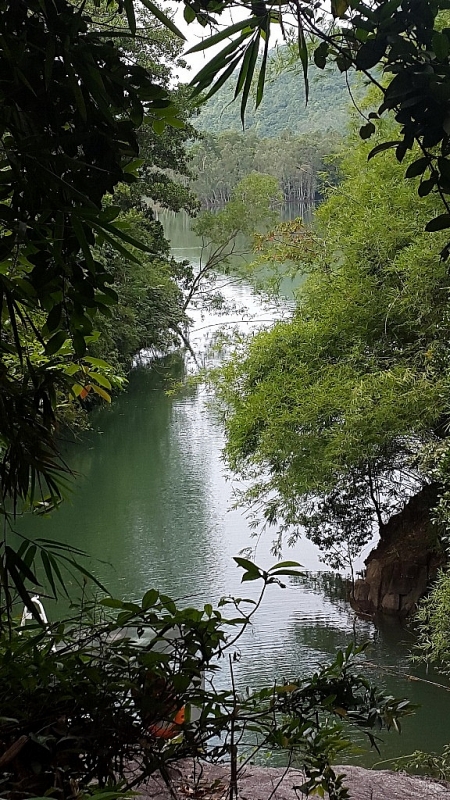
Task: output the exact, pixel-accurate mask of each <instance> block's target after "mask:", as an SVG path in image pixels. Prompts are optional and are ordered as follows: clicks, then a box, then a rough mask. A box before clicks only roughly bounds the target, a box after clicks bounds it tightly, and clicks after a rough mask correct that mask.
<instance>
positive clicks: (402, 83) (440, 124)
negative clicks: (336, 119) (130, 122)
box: [185, 0, 450, 258]
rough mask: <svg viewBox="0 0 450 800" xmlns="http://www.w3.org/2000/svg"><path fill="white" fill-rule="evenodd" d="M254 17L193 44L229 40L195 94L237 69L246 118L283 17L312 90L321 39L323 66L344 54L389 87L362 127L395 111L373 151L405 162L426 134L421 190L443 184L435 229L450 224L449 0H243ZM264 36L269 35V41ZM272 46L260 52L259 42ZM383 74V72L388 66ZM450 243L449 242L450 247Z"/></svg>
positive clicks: (206, 18)
mask: <svg viewBox="0 0 450 800" xmlns="http://www.w3.org/2000/svg"><path fill="white" fill-rule="evenodd" d="M185 5H186V6H187V7H188V8H189V10H190V12H191V19H195V18H197V19H198V21H200V22H201V23H202V24H204V25H206V24H207V23H208V22H210V23H211V24H213V25H214V23H216V21H217V17H218V16H220V14H221V13H222V11H223V10H224V9H229V8H232V7H233V6H234V2H233V0H220V2H218V3H216V4H214V7H213V8H211V6H210V4H209V2H208V1H207V0H204V2H201V1H200V2H196V3H195V4H194V3H191V2H186V3H185ZM244 7H245V8H246V11H247V14H248V16H247V18H246V19H242V20H241V21H240V22H239V23H236V25H232V26H230V27H228V28H225V29H224V28H222V29H221V30H220V32H219V33H215V34H214V35H213V36H212V37H209V38H206V39H205V40H203V42H202V43H200V44H199V45H197V46H196V47H195V48H192V51H198V50H201V49H204V50H206V49H207V48H209V47H210V46H211V45H213V44H219V43H220V42H222V43H223V40H224V39H228V41H227V44H226V46H225V47H223V48H222V49H221V51H220V52H219V53H217V54H216V55H215V56H214V57H213V58H212V59H210V60H209V62H207V64H206V65H205V66H204V67H203V68H202V69H201V70H200V71H199V72H198V74H197V75H196V76H195V77H194V79H193V81H192V86H193V91H194V94H198V93H201V92H207V95H206V96H207V97H209V96H211V95H214V94H215V93H216V92H218V91H219V90H220V89H221V88H222V86H223V85H224V83H225V82H226V81H229V80H230V79H231V80H232V81H233V83H234V85H235V92H234V96H235V97H238V96H240V97H241V119H242V121H244V115H245V110H246V107H247V103H248V99H249V96H250V88H251V86H252V83H253V84H255V85H256V86H257V89H256V99H255V106H256V107H258V105H259V104H260V103H261V100H262V97H263V92H264V87H265V82H266V70H267V67H268V62H269V58H268V48H267V43H268V40H269V36H270V32H271V30H272V29H273V26H277V29H278V25H279V26H280V28H281V32H282V35H283V38H284V39H285V41H290V42H292V41H295V46H296V50H297V58H298V63H299V65H300V68H301V71H302V73H303V83H304V89H305V99H306V100H308V96H309V88H310V87H309V72H310V70H309V49H310V48H309V46H310V45H311V43H313V45H314V48H315V49H314V61H315V65H316V66H317V67H318V68H320V69H324V68H325V67H326V65H327V64H330V63H332V64H335V65H336V66H337V68H338V69H339V71H340V72H342V73H345V74H347V73H348V72H352V71H357V72H359V73H361V74H362V75H364V76H365V78H366V79H367V80H368V81H370V82H371V83H373V84H375V85H377V86H378V87H379V89H380V91H381V93H382V100H381V104H380V105H379V107H378V110H377V111H373V112H371V113H370V114H369V119H367V120H366V122H365V124H363V125H362V127H361V131H360V132H361V136H362V138H370V137H371V136H372V135H373V134H374V133H375V130H376V124H375V123H376V122H377V121H378V120H379V119H380V116H381V115H382V114H383V113H385V112H390V113H391V114H392V115H393V116H394V117H395V119H396V121H397V122H398V123H399V125H400V126H401V127H400V130H399V131H398V133H397V136H396V138H395V140H388V141H383V142H380V144H379V145H377V146H376V147H375V148H374V149H373V151H372V155H374V154H376V153H377V152H380V151H382V150H384V149H385V148H386V147H391V148H393V149H395V154H396V157H397V159H398V161H399V162H402V161H403V160H404V158H405V156H406V153H407V152H408V151H410V150H411V149H412V148H413V147H414V145H415V144H416V143H417V144H418V146H419V150H418V151H417V160H418V164H417V166H416V167H415V170H418V172H417V173H416V174H420V175H422V177H423V178H424V180H423V181H422V183H421V190H420V194H421V196H423V195H425V194H427V193H428V192H430V191H431V190H433V189H434V190H436V192H437V194H438V196H439V198H440V201H441V205H440V211H441V213H440V214H439V215H438V216H437V217H436V218H432V219H431V220H430V221H429V223H428V224H429V225H430V226H431V227H430V228H429V230H437V229H439V230H442V229H447V228H448V227H450V213H449V212H450V208H449V203H448V199H447V195H448V194H449V193H450V183H449V175H450V167H449V150H450V138H449V136H450V133H449V124H448V108H447V103H448V97H449V75H448V71H449V70H448V66H449V60H450V47H449V42H450V28H448V27H445V26H446V23H447V17H446V16H445V12H446V9H447V3H446V0H436V1H435V2H433V3H431V4H430V3H426V2H418V3H413V4H400V5H397V6H396V5H395V4H394V3H392V2H391V0H380V1H379V2H376V3H375V5H374V4H372V3H370V4H369V3H365V2H362V1H356V2H352V3H348V2H347V1H346V0H338V2H332V4H331V14H330V11H329V9H328V8H327V7H326V6H323V5H316V6H314V7H311V4H310V3H308V2H303V3H296V4H295V7H293V5H292V4H291V3H290V2H284V3H281V5H280V4H279V3H278V2H275V0H271V2H268V3H265V4H264V6H258V9H257V10H255V6H254V3H250V2H248V3H244ZM263 43H264V44H263ZM260 44H261V45H263V47H264V49H263V55H262V57H261V58H260V59H258V58H257V55H258V50H259V46H260ZM380 67H381V69H382V70H383V76H384V77H383V81H382V82H381V81H380V79H379V71H378V70H379V68H380ZM442 211H444V213H442ZM448 247H449V246H448V243H446V245H445V246H444V247H443V249H442V254H443V257H444V258H447V257H448V254H449V249H448Z"/></svg>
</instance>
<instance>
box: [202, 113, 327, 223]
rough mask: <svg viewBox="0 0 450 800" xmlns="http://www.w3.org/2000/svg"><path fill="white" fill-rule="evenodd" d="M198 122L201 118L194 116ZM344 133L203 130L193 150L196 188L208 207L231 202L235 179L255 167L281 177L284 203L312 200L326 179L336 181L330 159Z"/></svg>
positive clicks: (240, 177)
mask: <svg viewBox="0 0 450 800" xmlns="http://www.w3.org/2000/svg"><path fill="white" fill-rule="evenodd" d="M195 122H196V121H195ZM338 141H339V137H337V136H336V135H334V136H330V135H327V134H326V133H316V134H305V135H302V136H298V135H294V134H292V133H290V132H289V131H284V132H283V133H282V134H280V135H278V136H276V137H264V138H260V137H259V136H258V135H257V134H256V133H255V132H254V131H253V130H249V131H248V132H245V133H237V132H234V131H223V132H221V133H218V134H208V133H204V134H203V135H202V136H201V138H199V140H198V141H197V142H195V144H194V145H193V146H192V148H191V149H190V156H191V158H192V161H191V163H190V169H191V172H192V174H193V175H194V180H193V181H192V182H191V184H190V185H191V187H192V189H193V191H195V193H196V194H197V195H198V197H199V199H200V200H201V202H202V204H203V205H205V206H207V207H208V208H214V207H216V206H221V205H223V204H224V203H226V202H228V200H229V199H230V197H231V193H232V191H233V189H234V187H235V186H236V184H237V183H238V182H239V181H240V180H241V179H242V178H243V177H244V176H245V175H249V174H250V173H252V172H260V173H265V174H268V175H272V176H273V177H274V178H276V179H277V181H278V184H279V187H280V189H281V192H282V194H283V198H284V202H286V203H297V204H299V205H308V206H310V205H313V204H314V203H315V202H316V201H317V200H318V199H319V198H320V195H321V193H322V190H323V186H324V185H325V184H326V183H329V182H332V181H334V180H336V174H335V168H334V166H333V164H332V163H331V160H327V156H329V155H330V153H331V152H332V150H333V149H335V148H336V147H337V143H338Z"/></svg>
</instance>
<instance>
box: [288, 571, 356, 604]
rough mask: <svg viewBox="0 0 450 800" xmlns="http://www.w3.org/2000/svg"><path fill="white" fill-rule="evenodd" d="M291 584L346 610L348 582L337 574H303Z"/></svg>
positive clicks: (293, 579)
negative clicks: (321, 596)
mask: <svg viewBox="0 0 450 800" xmlns="http://www.w3.org/2000/svg"><path fill="white" fill-rule="evenodd" d="M292 583H294V584H298V585H300V586H301V587H302V588H303V589H306V591H309V592H315V593H316V594H320V595H324V596H325V597H326V598H327V600H329V601H330V603H332V604H333V605H334V606H337V607H338V608H339V609H347V607H348V595H349V590H350V581H349V580H348V579H347V578H345V577H344V576H343V575H340V574H339V573H338V572H305V573H304V574H303V575H301V576H299V577H298V578H292Z"/></svg>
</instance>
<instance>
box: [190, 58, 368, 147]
mask: <svg viewBox="0 0 450 800" xmlns="http://www.w3.org/2000/svg"><path fill="white" fill-rule="evenodd" d="M277 71H278V70H277ZM310 84H311V91H310V99H309V102H308V104H307V105H305V90H304V85H303V78H302V76H301V74H300V71H299V66H298V62H297V66H296V68H295V69H291V70H288V71H284V72H282V73H280V74H273V75H272V77H271V80H270V82H269V83H268V84H267V86H266V89H265V94H264V98H263V101H262V103H261V105H260V107H259V108H258V110H257V111H254V110H253V108H250V107H249V108H248V109H247V112H246V115H245V128H246V130H251V131H253V132H254V133H256V134H257V135H258V136H260V137H266V136H267V137H274V136H277V135H279V134H281V133H283V132H284V131H290V132H292V133H293V134H295V135H301V134H308V133H312V132H316V131H321V132H322V133H325V132H327V131H339V132H343V131H344V130H345V128H346V125H347V120H348V113H349V106H350V105H351V98H350V96H349V92H348V88H347V84H346V81H345V75H343V74H342V73H340V72H339V71H338V70H337V69H331V68H330V69H326V70H323V71H321V70H319V69H316V68H314V67H311V71H310ZM353 84H354V81H353ZM356 92H357V94H358V91H357V89H356ZM233 95H234V84H233V82H227V83H226V84H225V86H223V87H222V88H221V89H220V90H219V91H218V92H217V94H215V95H214V96H213V97H211V98H210V99H209V100H208V102H207V103H206V104H205V105H204V106H203V107H202V109H201V111H200V114H199V116H198V117H197V119H196V123H195V125H196V127H197V128H198V129H199V130H201V131H207V132H208V133H219V132H221V131H226V130H234V131H242V123H241V118H240V103H239V102H236V103H233Z"/></svg>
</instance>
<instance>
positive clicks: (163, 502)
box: [19, 217, 450, 765]
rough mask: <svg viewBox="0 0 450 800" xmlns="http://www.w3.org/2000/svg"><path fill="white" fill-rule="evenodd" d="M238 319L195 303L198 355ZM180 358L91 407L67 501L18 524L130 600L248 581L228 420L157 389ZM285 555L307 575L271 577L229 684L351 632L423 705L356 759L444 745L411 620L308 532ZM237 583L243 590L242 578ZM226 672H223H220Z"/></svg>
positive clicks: (266, 310) (176, 225)
mask: <svg viewBox="0 0 450 800" xmlns="http://www.w3.org/2000/svg"><path fill="white" fill-rule="evenodd" d="M166 231H167V234H168V236H169V238H170V239H171V242H172V246H173V252H174V255H176V256H177V257H179V258H190V259H192V260H195V259H196V258H198V242H197V241H196V239H195V237H194V235H193V234H192V233H191V232H190V231H189V229H188V227H187V225H186V222H183V220H182V219H180V218H175V217H172V218H168V219H167V227H166ZM226 283H227V286H226V287H225V289H224V291H225V293H227V295H228V298H229V299H231V300H233V301H234V303H235V304H236V308H237V309H239V308H240V309H242V307H245V308H246V309H247V312H246V319H247V321H246V322H245V323H241V324H244V325H245V326H246V327H248V326H250V325H258V324H267V320H268V319H271V318H272V316H273V315H274V314H277V313H279V311H278V310H275V311H274V309H273V308H271V307H270V306H265V305H264V304H263V303H262V301H261V299H260V298H259V297H258V296H257V295H256V294H255V292H254V291H253V289H252V287H251V286H249V285H248V284H245V283H240V284H234V283H229V282H228V281H226ZM237 318H239V319H241V318H242V313H241V312H239V313H238V311H235V312H234V313H231V315H229V316H228V317H227V316H225V317H223V316H221V317H217V316H211V314H209V313H208V314H207V315H203V316H202V315H201V314H200V313H199V312H195V314H194V326H193V332H192V343H193V346H194V349H195V350H196V351H197V352H198V353H199V356H200V358H206V357H207V353H208V344H209V341H210V337H211V332H212V331H214V330H216V329H217V327H218V326H219V325H223V323H224V322H226V321H227V319H228V320H231V321H234V320H235V319H237ZM250 320H251V321H250ZM262 320H264V323H262V322H261V321H262ZM258 321H259V322H258ZM144 361H145V358H144ZM183 370H184V366H183V362H182V360H181V359H180V358H178V357H177V356H173V357H172V358H169V359H166V360H161V361H158V362H157V363H154V364H153V366H151V367H150V366H145V365H144V366H143V365H142V364H141V366H138V367H136V369H134V370H133V372H132V374H131V377H130V383H129V387H128V391H127V392H126V393H124V394H122V395H121V396H120V397H118V398H117V399H116V400H115V401H114V403H113V405H112V408H111V409H103V410H102V411H101V412H100V413H97V414H96V415H94V419H93V430H92V431H89V432H87V433H85V434H83V435H82V436H80V438H79V441H78V442H77V443H75V444H73V445H71V446H70V447H69V450H68V458H69V461H70V464H71V467H72V468H73V469H74V470H75V471H76V472H77V473H78V479H77V480H76V482H75V483H74V485H73V489H72V492H71V496H70V498H69V499H68V501H67V502H65V503H64V504H63V505H62V506H61V508H60V510H59V511H57V512H56V513H54V514H53V515H52V516H51V517H49V518H47V519H45V518H37V519H31V520H30V519H28V520H26V521H20V522H19V527H20V529H21V530H22V531H25V532H26V533H27V534H29V535H33V536H43V537H47V538H56V539H60V540H63V541H66V542H71V543H73V544H74V545H76V546H77V547H80V548H82V549H84V550H86V552H87V553H88V554H89V556H90V561H89V563H88V565H87V566H88V567H89V569H91V570H92V571H93V572H95V574H96V575H97V577H98V578H99V579H100V580H101V581H102V582H104V583H106V585H107V586H108V588H109V589H110V591H111V593H112V594H113V595H116V596H120V597H126V598H127V599H133V598H139V597H141V596H142V595H143V594H144V592H145V591H146V590H147V589H149V588H150V587H152V586H154V587H156V588H158V589H160V590H162V591H164V592H166V593H168V594H170V595H171V596H172V597H174V598H179V599H182V601H183V602H185V604H186V605H195V604H202V603H204V602H217V601H218V600H219V598H220V597H221V596H222V595H229V594H235V595H237V596H243V592H244V590H243V588H242V585H241V584H240V574H239V571H238V570H237V568H236V566H235V564H234V562H233V560H232V558H233V556H235V555H238V554H239V551H240V550H242V548H245V547H248V546H252V545H253V546H254V544H255V540H253V539H251V536H250V528H249V525H248V521H247V519H246V516H245V513H244V511H243V510H230V509H231V506H232V502H233V482H232V481H231V480H230V478H231V476H230V475H227V474H226V470H225V468H224V464H223V462H222V459H221V449H222V446H223V431H222V426H221V422H220V418H219V416H218V413H217V411H216V410H215V409H214V407H212V406H211V404H210V402H209V400H210V398H209V396H208V392H207V391H206V390H205V388H204V387H202V386H197V387H193V386H189V387H188V388H185V389H183V390H182V391H180V392H178V393H175V394H174V395H168V394H167V393H166V391H165V389H166V387H167V378H168V377H178V378H182V376H183ZM284 555H285V557H287V558H289V559H295V560H297V561H299V562H300V563H301V564H302V565H303V567H304V575H303V577H302V578H295V579H287V586H286V588H285V589H281V588H279V587H269V591H268V592H267V596H266V598H265V601H264V604H263V607H262V608H261V610H260V612H259V613H258V615H257V618H256V621H255V623H254V625H253V627H252V629H251V631H249V632H248V633H247V634H246V635H245V637H244V638H243V640H242V641H241V644H240V649H241V655H240V660H239V661H238V662H237V663H236V680H237V683H238V686H239V687H241V688H243V687H245V686H252V687H253V686H258V685H262V683H263V682H267V681H268V682H272V681H273V679H274V678H275V677H277V679H278V680H280V679H284V678H286V679H287V678H289V677H290V676H298V675H304V674H306V673H307V672H308V671H311V670H314V669H315V668H316V667H317V666H318V665H319V664H321V663H323V662H324V661H326V660H327V659H329V658H330V657H332V656H333V655H334V653H335V652H336V649H337V648H342V647H346V646H347V644H348V643H349V642H350V641H352V640H353V639H356V641H357V642H358V643H359V642H362V641H366V640H369V641H370V647H369V649H368V651H367V656H366V659H367V662H371V663H373V664H374V665H375V666H369V664H368V663H367V667H366V669H367V673H368V674H370V675H371V676H373V677H374V678H376V680H377V682H378V683H380V684H381V685H383V686H385V687H387V689H388V690H389V692H391V693H392V694H394V695H396V696H407V697H409V698H410V699H411V700H412V701H413V702H414V703H418V704H420V705H421V708H420V710H419V711H417V713H416V714H415V716H414V717H411V718H408V719H406V720H405V722H404V724H403V733H402V735H401V736H398V735H397V734H394V733H392V734H390V735H389V736H386V737H385V738H386V740H387V741H386V744H385V745H383V746H382V747H381V756H379V755H377V754H373V753H372V754H368V755H367V754H366V755H359V754H355V755H354V756H353V760H354V761H356V762H359V763H363V764H366V765H369V764H373V763H375V762H377V761H380V760H381V759H384V758H392V757H396V756H399V755H402V754H405V753H409V752H411V751H413V750H414V749H416V748H422V749H427V750H436V751H438V750H440V749H441V748H442V746H443V745H444V744H445V743H446V742H448V741H449V730H448V725H447V716H448V715H450V694H449V693H448V692H446V691H444V690H443V689H439V688H437V687H436V686H433V685H432V684H431V683H423V682H419V681H410V680H409V679H408V678H407V677H406V675H407V674H411V673H413V674H414V675H418V676H421V677H422V678H426V679H428V680H438V681H441V679H440V678H439V677H438V678H436V677H435V676H426V675H424V673H423V672H422V673H420V672H417V670H416V669H413V668H412V667H411V665H410V663H409V661H408V653H409V651H410V648H411V645H412V644H413V640H414V639H413V634H412V633H411V631H410V630H409V629H408V628H407V627H405V626H402V625H400V624H398V623H396V622H391V623H387V622H386V623H384V624H383V625H382V626H378V627H376V626H375V625H373V624H372V623H370V622H367V621H363V620H361V619H358V618H357V617H355V615H354V614H353V613H352V611H351V609H350V607H349V605H348V604H347V602H346V601H345V591H344V588H343V582H342V579H341V578H340V576H336V575H333V574H332V573H330V572H328V571H326V570H325V568H324V566H323V564H321V562H320V560H319V554H318V551H317V549H316V548H315V547H314V546H313V545H312V544H311V543H309V542H308V541H306V540H302V541H299V542H298V543H297V545H296V546H295V547H294V548H293V549H292V550H289V551H288V552H286V553H285V554H284ZM256 561H257V563H259V564H261V565H263V566H267V565H270V563H273V562H274V559H273V557H272V556H271V555H270V536H266V537H262V539H261V540H260V541H259V542H258V547H257V551H256ZM244 586H245V587H246V588H245V595H244V596H249V589H248V586H249V584H247V585H245V584H244ZM250 588H251V587H250ZM72 591H73V592H74V593H75V592H76V589H75V587H73V590H72ZM227 680H228V678H227V676H226V675H225V673H224V674H223V675H222V681H223V682H226V681H227Z"/></svg>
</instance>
